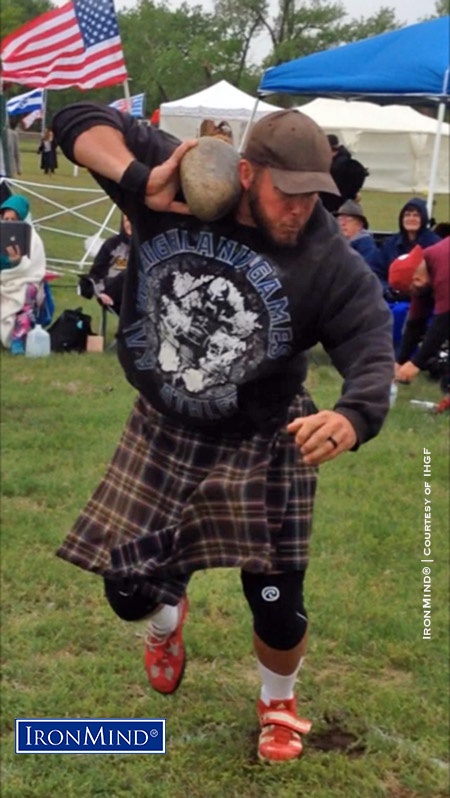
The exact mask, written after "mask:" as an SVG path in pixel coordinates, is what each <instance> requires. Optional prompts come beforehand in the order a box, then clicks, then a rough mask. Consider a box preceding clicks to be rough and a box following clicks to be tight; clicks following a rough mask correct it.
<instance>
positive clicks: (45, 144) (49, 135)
mask: <svg viewBox="0 0 450 798" xmlns="http://www.w3.org/2000/svg"><path fill="white" fill-rule="evenodd" d="M38 153H40V154H41V169H43V171H44V174H46V175H48V174H51V175H52V174H53V173H54V171H55V169H57V168H58V157H57V154H56V141H55V138H54V136H53V131H52V129H51V128H49V127H48V128H47V129H46V131H45V133H44V135H43V136H42V138H41V142H40V144H39V147H38Z"/></svg>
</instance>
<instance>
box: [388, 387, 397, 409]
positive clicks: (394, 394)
mask: <svg viewBox="0 0 450 798" xmlns="http://www.w3.org/2000/svg"><path fill="white" fill-rule="evenodd" d="M397 394H398V386H397V383H396V382H395V381H394V382H392V383H391V390H390V391H389V405H390V407H394V405H395V403H396V401H397Z"/></svg>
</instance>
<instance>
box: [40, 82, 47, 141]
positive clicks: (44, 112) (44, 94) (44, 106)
mask: <svg viewBox="0 0 450 798" xmlns="http://www.w3.org/2000/svg"><path fill="white" fill-rule="evenodd" d="M46 118H47V89H43V91H42V124H41V136H43V135H44V133H45V129H46V127H47V121H46Z"/></svg>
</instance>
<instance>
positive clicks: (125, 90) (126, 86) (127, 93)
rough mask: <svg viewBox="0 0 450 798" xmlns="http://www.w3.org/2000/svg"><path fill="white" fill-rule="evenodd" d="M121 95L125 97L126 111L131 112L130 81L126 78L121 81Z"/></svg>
mask: <svg viewBox="0 0 450 798" xmlns="http://www.w3.org/2000/svg"><path fill="white" fill-rule="evenodd" d="M123 96H124V97H125V100H126V103H127V111H128V113H129V114H131V94H130V83H129V80H128V78H127V79H126V80H124V82H123Z"/></svg>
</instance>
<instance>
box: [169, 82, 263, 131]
mask: <svg viewBox="0 0 450 798" xmlns="http://www.w3.org/2000/svg"><path fill="white" fill-rule="evenodd" d="M255 103H256V98H255V97H252V96H251V95H250V94H246V93H245V92H244V91H241V90H240V89H237V88H236V87H235V86H232V85H231V83H228V82H227V81H226V80H221V81H219V83H216V84H215V85H214V86H210V87H209V88H207V89H204V90H203V91H199V92H197V93H196V94H191V95H190V96H189V97H182V98H181V99H180V100H174V101H173V102H169V103H162V104H161V106H160V120H159V127H160V128H161V130H166V131H167V132H168V133H172V135H174V136H177V137H178V138H179V139H182V140H184V139H188V138H195V137H196V136H198V134H199V131H200V124H201V122H202V120H203V119H213V120H214V121H215V122H216V124H217V123H218V122H221V121H222V120H226V121H227V122H228V123H229V124H230V126H231V129H232V131H233V137H234V143H235V145H236V146H238V145H239V142H240V141H241V138H242V135H243V133H244V131H245V128H246V126H247V122H248V120H249V119H250V117H251V115H252V112H253V110H254V107H255ZM278 110H279V108H278V107H277V106H275V105H270V104H269V103H264V102H262V101H260V102H259V103H258V108H257V113H256V117H255V119H260V117H262V116H264V115H265V114H268V113H271V112H272V111H278Z"/></svg>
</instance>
